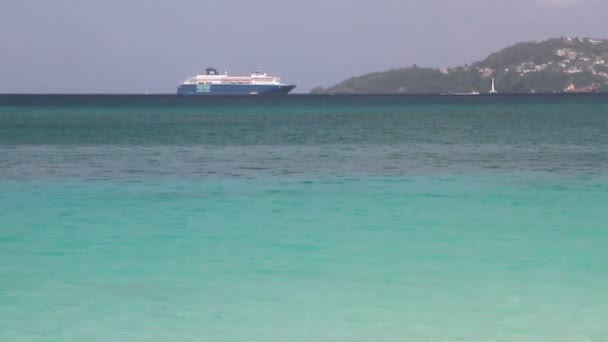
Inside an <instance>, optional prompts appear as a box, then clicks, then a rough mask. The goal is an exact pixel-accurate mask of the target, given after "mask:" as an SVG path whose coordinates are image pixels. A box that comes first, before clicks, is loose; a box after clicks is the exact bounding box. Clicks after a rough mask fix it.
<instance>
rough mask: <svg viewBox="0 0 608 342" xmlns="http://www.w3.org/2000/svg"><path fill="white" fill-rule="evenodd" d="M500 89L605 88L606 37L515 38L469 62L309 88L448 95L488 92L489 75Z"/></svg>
mask: <svg viewBox="0 0 608 342" xmlns="http://www.w3.org/2000/svg"><path fill="white" fill-rule="evenodd" d="M492 78H494V79H495V82H496V90H498V92H500V93H530V92H542V93H551V92H563V91H564V90H565V89H566V88H567V87H568V86H570V85H571V84H572V85H573V86H574V87H575V88H579V89H580V88H585V87H586V89H587V90H588V89H597V90H598V91H608V40H600V39H589V38H584V39H583V38H556V39H548V40H544V41H533V42H524V43H519V44H516V45H513V46H510V47H508V48H506V49H504V50H502V51H499V52H496V53H493V54H491V55H490V56H488V57H487V58H486V59H484V60H482V61H479V62H475V63H473V64H471V65H464V66H459V67H456V68H442V69H439V68H436V69H434V68H421V67H418V66H416V65H413V66H411V67H405V68H399V69H391V70H388V71H385V72H375V73H370V74H366V75H362V76H356V77H353V78H350V79H348V80H346V81H344V82H341V83H339V84H337V85H334V86H332V87H330V88H328V89H323V88H321V87H316V88H314V89H313V90H312V91H311V93H316V94H319V93H334V94H338V93H348V94H362V93H368V94H369V93H371V94H379V93H382V94H441V93H445V94H449V93H470V92H476V91H478V92H481V93H484V92H488V91H489V90H490V87H491V79H492Z"/></svg>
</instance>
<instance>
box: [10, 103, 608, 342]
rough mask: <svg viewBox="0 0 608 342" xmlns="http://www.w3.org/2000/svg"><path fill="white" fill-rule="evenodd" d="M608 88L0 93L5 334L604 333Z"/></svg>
mask: <svg viewBox="0 0 608 342" xmlns="http://www.w3.org/2000/svg"><path fill="white" fill-rule="evenodd" d="M606 132H608V98H605V97H587V96H574V97H572V96H568V97H554V96H546V97H543V96H538V97H496V98H486V97H480V98H479V99H469V98H467V99H460V98H458V99H456V98H451V97H450V98H441V97H437V98H434V97H420V98H418V97H416V98H403V97H297V96H295V97H291V96H289V97H285V98H217V99H205V100H202V99H190V98H188V99H183V98H174V97H152V98H147V97H0V279H1V281H0V340H2V341H4V340H6V341H82V340H90V341H111V340H121V341H122V340H135V341H166V340H177V341H201V340H203V341H311V340H317V341H509V342H510V341H606V340H608V329H607V328H606V327H605V322H606V321H608V292H607V291H606V290H605V289H606V288H608V266H607V264H606V261H607V260H608V248H606V246H607V245H608V229H607V228H608V226H607V225H606V222H608V211H607V210H606V209H608V208H607V206H606V203H608V176H607V174H608V173H607V171H608V134H606Z"/></svg>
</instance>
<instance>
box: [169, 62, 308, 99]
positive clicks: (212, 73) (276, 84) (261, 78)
mask: <svg viewBox="0 0 608 342" xmlns="http://www.w3.org/2000/svg"><path fill="white" fill-rule="evenodd" d="M295 87H296V86H295V85H289V84H284V83H281V79H280V78H278V77H274V76H269V75H267V74H266V73H262V72H260V71H256V72H254V73H253V74H251V76H228V73H227V72H225V73H224V74H220V73H218V72H217V70H216V69H214V68H207V69H205V75H196V76H193V77H190V78H188V79H187V80H185V81H184V82H183V83H182V84H181V85H180V86H179V87H178V88H177V94H178V95H270V94H287V93H289V92H290V91H292V90H293V88H295Z"/></svg>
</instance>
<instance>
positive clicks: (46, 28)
mask: <svg viewBox="0 0 608 342" xmlns="http://www.w3.org/2000/svg"><path fill="white" fill-rule="evenodd" d="M606 13H608V1H607V0H307V1H295V0H244V1H241V0H172V1H169V0H145V1H144V0H128V1H127V0H0V93H145V92H150V93H174V92H175V90H176V87H177V86H178V84H179V83H180V82H181V81H182V80H183V79H185V78H186V77H188V76H192V75H194V74H198V73H201V72H203V70H204V68H206V67H216V68H217V69H218V70H220V72H223V71H228V73H229V74H231V75H248V74H250V73H251V72H253V71H255V70H257V69H259V70H262V71H265V72H267V73H269V74H271V75H276V76H280V77H281V79H282V80H283V81H284V82H285V83H290V84H297V86H298V87H297V88H296V91H295V92H308V91H309V90H310V89H311V88H312V87H315V86H323V87H328V86H331V85H334V84H336V83H338V82H340V81H342V80H344V79H346V78H349V77H351V76H356V75H362V74H365V73H369V72H374V71H384V70H388V69H391V68H399V67H404V66H410V65H412V64H417V65H418V66H428V67H448V66H456V65H459V64H464V63H471V62H473V61H476V60H480V59H483V58H485V57H486V56H487V55H489V54H490V53H492V52H495V51H497V50H500V49H502V48H504V47H506V46H508V45H512V44H514V43H517V42H520V41H528V40H536V39H546V38H550V37H561V36H572V37H592V38H608V25H606V24H605V22H606Z"/></svg>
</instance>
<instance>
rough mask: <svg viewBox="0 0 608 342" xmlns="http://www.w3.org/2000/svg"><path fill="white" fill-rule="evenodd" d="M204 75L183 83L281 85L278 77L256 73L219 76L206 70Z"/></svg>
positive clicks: (208, 69) (212, 70)
mask: <svg viewBox="0 0 608 342" xmlns="http://www.w3.org/2000/svg"><path fill="white" fill-rule="evenodd" d="M206 72H207V74H206V75H196V76H193V77H190V78H188V79H186V80H185V81H184V83H183V84H185V85H193V84H234V85H237V84H245V85H281V84H282V83H281V79H280V78H279V77H274V76H269V75H267V74H266V73H262V72H260V71H256V72H254V73H253V74H251V76H228V73H227V72H225V73H224V74H219V73H218V72H217V70H215V69H213V68H207V69H206Z"/></svg>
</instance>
